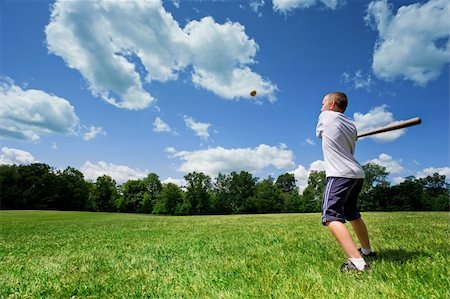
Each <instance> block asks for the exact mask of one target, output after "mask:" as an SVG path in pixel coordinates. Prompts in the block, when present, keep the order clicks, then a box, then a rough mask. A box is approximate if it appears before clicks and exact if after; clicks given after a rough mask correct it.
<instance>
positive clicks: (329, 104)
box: [321, 91, 348, 113]
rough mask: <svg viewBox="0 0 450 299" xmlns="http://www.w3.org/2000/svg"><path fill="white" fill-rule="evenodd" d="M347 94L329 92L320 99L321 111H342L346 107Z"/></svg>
mask: <svg viewBox="0 0 450 299" xmlns="http://www.w3.org/2000/svg"><path fill="white" fill-rule="evenodd" d="M347 102H348V101H347V95H346V94H345V93H343V92H339V91H338V92H331V93H329V94H327V95H326V96H325V97H324V98H323V101H322V109H321V111H330V110H331V111H336V112H341V113H344V112H345V109H347Z"/></svg>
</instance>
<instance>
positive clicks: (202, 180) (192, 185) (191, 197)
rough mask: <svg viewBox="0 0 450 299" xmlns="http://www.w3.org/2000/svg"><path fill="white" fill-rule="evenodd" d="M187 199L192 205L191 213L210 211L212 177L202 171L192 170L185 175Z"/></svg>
mask: <svg viewBox="0 0 450 299" xmlns="http://www.w3.org/2000/svg"><path fill="white" fill-rule="evenodd" d="M184 179H185V180H186V182H187V185H186V189H187V191H186V200H187V201H188V203H189V205H190V214H206V213H209V211H210V191H211V189H212V184H211V178H210V177H209V176H208V175H206V174H204V173H202V172H200V173H199V172H191V173H188V174H187V175H185V176H184Z"/></svg>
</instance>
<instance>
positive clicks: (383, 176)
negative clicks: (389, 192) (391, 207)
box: [359, 163, 389, 211]
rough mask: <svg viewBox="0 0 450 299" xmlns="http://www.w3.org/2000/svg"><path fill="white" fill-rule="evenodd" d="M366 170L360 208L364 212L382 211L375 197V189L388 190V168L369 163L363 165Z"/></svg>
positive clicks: (360, 196) (360, 195)
mask: <svg viewBox="0 0 450 299" xmlns="http://www.w3.org/2000/svg"><path fill="white" fill-rule="evenodd" d="M363 169H364V174H365V178H364V183H363V186H362V190H361V193H360V194H359V208H360V210H362V211H374V210H379V209H380V202H379V199H378V198H376V197H374V193H375V191H374V190H375V189H377V188H387V187H388V186H389V182H388V180H387V176H388V175H389V172H387V170H386V167H384V166H380V165H378V164H376V163H367V164H365V165H363Z"/></svg>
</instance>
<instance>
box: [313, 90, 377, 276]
mask: <svg viewBox="0 0 450 299" xmlns="http://www.w3.org/2000/svg"><path fill="white" fill-rule="evenodd" d="M347 102H348V101H347V95H346V94H345V93H343V92H333V93H329V94H327V95H326V96H325V97H324V99H323V101H322V109H321V113H320V116H319V121H318V123H317V128H316V134H317V137H318V138H321V139H322V150H323V155H324V160H325V173H326V176H327V185H326V188H325V192H324V198H323V206H322V223H323V225H326V226H327V227H328V229H329V230H330V232H331V233H332V235H333V236H334V238H335V239H336V241H337V242H338V243H339V245H340V246H341V248H342V250H343V251H344V253H345V254H346V255H347V257H348V261H347V262H346V263H344V264H343V265H342V267H341V271H342V272H344V271H366V270H368V269H369V265H368V264H367V263H366V262H365V260H364V258H363V256H364V257H375V256H376V254H375V253H374V252H372V249H371V247H370V241H369V236H368V232H367V228H366V225H365V223H364V221H363V220H362V218H361V215H360V213H359V211H358V207H357V201H358V194H359V192H360V191H361V188H362V184H363V181H364V170H363V168H362V167H361V165H359V163H358V162H357V161H356V160H355V158H354V157H353V154H354V151H355V141H356V138H357V131H356V127H355V125H354V124H353V123H352V122H351V121H350V120H349V119H348V118H347V117H346V116H345V115H344V112H345V110H346V108H347ZM346 220H348V221H350V223H351V225H352V227H353V229H354V231H355V233H356V235H357V237H358V240H359V242H360V243H361V248H360V249H357V248H356V245H355V243H354V242H353V239H352V237H351V235H350V232H349V231H348V230H347V228H346V226H345V225H344V223H345V221H346Z"/></svg>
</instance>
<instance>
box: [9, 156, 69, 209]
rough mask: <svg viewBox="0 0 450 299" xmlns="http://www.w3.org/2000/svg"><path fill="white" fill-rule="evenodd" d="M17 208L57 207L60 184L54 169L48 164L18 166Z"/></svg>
mask: <svg viewBox="0 0 450 299" xmlns="http://www.w3.org/2000/svg"><path fill="white" fill-rule="evenodd" d="M17 186H18V188H19V189H20V190H21V192H20V193H21V194H20V196H19V197H18V198H17V199H16V208H17V209H47V208H50V209H55V208H60V207H59V206H58V204H57V201H58V199H57V194H58V189H59V186H60V182H58V178H57V177H56V174H55V172H54V170H53V169H52V168H51V167H50V166H49V165H47V164H43V163H33V164H30V165H20V166H18V184H17Z"/></svg>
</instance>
